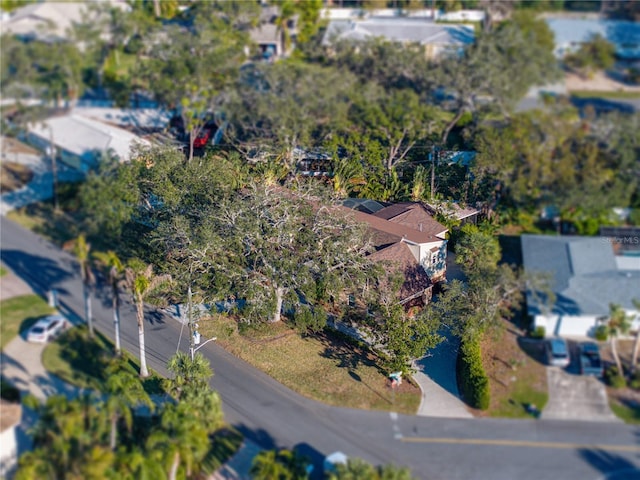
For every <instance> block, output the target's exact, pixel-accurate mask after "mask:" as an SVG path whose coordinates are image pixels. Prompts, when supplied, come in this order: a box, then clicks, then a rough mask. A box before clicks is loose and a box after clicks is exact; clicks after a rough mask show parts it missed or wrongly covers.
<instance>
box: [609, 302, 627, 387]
mask: <svg viewBox="0 0 640 480" xmlns="http://www.w3.org/2000/svg"><path fill="white" fill-rule="evenodd" d="M631 319H632V317H631V315H628V314H627V313H626V312H625V311H624V309H623V308H622V307H621V306H620V305H616V304H614V303H612V304H610V305H609V320H608V321H607V330H608V333H609V343H610V344H611V355H613V359H614V361H615V362H616V367H617V369H618V373H619V374H620V375H623V372H624V370H623V369H622V362H621V361H620V355H619V354H618V348H617V339H618V337H619V336H620V335H624V334H626V333H628V332H629V329H630V328H631Z"/></svg>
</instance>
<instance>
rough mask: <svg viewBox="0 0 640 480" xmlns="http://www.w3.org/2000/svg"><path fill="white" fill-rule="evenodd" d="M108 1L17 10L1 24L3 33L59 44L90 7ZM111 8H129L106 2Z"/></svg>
mask: <svg viewBox="0 0 640 480" xmlns="http://www.w3.org/2000/svg"><path fill="white" fill-rule="evenodd" d="M92 3H93V4H99V3H105V2H98V1H93V2H92V1H85V2H54V1H50V2H46V1H45V2H38V3H31V4H29V5H26V6H24V7H22V8H18V9H16V10H15V11H14V12H12V13H11V14H9V15H7V16H4V17H3V18H2V19H1V21H0V31H1V32H2V33H3V34H11V35H15V36H18V37H21V38H25V39H35V40H41V41H47V42H51V41H59V40H65V39H68V38H69V33H70V31H71V29H72V27H73V25H74V24H79V23H83V22H84V21H85V19H86V17H87V15H88V14H89V12H90V6H91V4H92ZM107 3H109V4H110V5H111V6H112V7H116V8H120V9H128V8H129V7H128V6H127V4H126V3H125V2H124V1H110V2H107Z"/></svg>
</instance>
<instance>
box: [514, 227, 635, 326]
mask: <svg viewBox="0 0 640 480" xmlns="http://www.w3.org/2000/svg"><path fill="white" fill-rule="evenodd" d="M521 241H522V258H523V262H524V268H525V270H526V271H528V272H550V273H552V275H553V278H552V285H551V288H552V289H553V291H554V292H555V294H556V297H557V300H556V303H555V305H554V308H553V311H554V312H555V313H560V314H565V315H606V314H607V313H608V312H609V304H610V303H615V304H618V305H620V306H622V307H623V308H626V309H632V308H633V304H632V299H634V298H640V271H636V270H620V269H618V267H617V264H616V261H615V257H614V255H613V249H612V248H611V243H610V242H608V241H607V240H606V239H603V238H597V237H595V238H594V237H569V236H560V237H557V236H546V235H522V237H521ZM527 305H528V307H529V313H530V314H534V315H535V314H536V313H540V311H541V308H540V305H539V304H538V302H537V301H536V300H535V298H534V294H533V292H527Z"/></svg>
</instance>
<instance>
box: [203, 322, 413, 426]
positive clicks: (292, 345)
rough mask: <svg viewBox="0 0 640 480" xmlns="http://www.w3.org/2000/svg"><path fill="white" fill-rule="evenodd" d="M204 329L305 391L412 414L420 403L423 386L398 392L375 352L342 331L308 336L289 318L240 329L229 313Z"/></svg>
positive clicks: (347, 403) (318, 396)
mask: <svg viewBox="0 0 640 480" xmlns="http://www.w3.org/2000/svg"><path fill="white" fill-rule="evenodd" d="M200 330H201V332H202V333H203V334H204V336H205V337H207V338H209V337H212V336H215V337H218V340H217V342H218V343H219V344H220V345H221V346H223V347H224V348H225V349H227V350H228V351H229V352H231V353H232V354H234V355H236V356H238V357H240V358H241V359H243V360H245V361H246V362H248V363H250V364H251V365H253V366H255V367H256V368H259V369H260V370H262V371H263V372H265V373H267V374H268V375H270V376H271V377H273V378H274V379H276V380H277V381H279V382H280V383H282V384H284V385H286V386H287V387H289V388H291V389H292V390H294V391H296V392H298V393H300V394H301V395H304V396H305V397H308V398H312V399H314V400H318V401H321V402H324V403H327V404H329V405H337V406H342V407H350V408H361V409H374V410H390V411H395V412H399V413H407V414H415V412H416V410H417V409H418V405H419V403H420V390H419V388H418V387H416V386H414V385H411V384H410V383H409V382H406V381H405V382H404V383H403V385H402V386H401V387H400V388H399V389H398V390H396V391H395V392H393V394H392V392H391V390H390V388H389V385H388V382H387V378H386V376H385V374H384V372H382V371H381V370H380V369H379V368H378V367H377V365H376V363H375V357H374V356H373V355H372V354H371V353H369V352H366V351H364V350H362V349H360V348H358V347H356V346H354V345H352V344H351V343H350V342H346V341H345V340H344V339H343V338H341V337H340V336H338V335H333V334H331V333H328V332H325V333H322V334H319V335H316V336H313V337H306V338H302V337H301V336H300V335H299V334H298V333H297V332H295V331H294V330H292V329H290V328H289V327H288V326H287V325H286V324H283V323H280V324H277V325H265V326H263V327H260V328H259V329H250V330H248V331H247V332H245V333H244V334H240V333H239V332H238V330H237V327H236V322H235V320H233V319H232V318H230V317H227V316H214V317H211V318H210V319H203V320H201V321H200ZM214 369H215V365H214Z"/></svg>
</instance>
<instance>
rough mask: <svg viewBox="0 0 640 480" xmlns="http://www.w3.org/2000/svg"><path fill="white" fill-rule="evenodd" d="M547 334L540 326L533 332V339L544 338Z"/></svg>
mask: <svg viewBox="0 0 640 480" xmlns="http://www.w3.org/2000/svg"><path fill="white" fill-rule="evenodd" d="M546 333H547V330H546V329H545V328H544V327H543V326H538V327H536V328H535V329H534V330H533V331H532V332H531V338H544V336H545V335H546Z"/></svg>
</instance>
